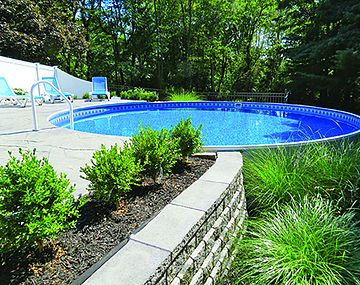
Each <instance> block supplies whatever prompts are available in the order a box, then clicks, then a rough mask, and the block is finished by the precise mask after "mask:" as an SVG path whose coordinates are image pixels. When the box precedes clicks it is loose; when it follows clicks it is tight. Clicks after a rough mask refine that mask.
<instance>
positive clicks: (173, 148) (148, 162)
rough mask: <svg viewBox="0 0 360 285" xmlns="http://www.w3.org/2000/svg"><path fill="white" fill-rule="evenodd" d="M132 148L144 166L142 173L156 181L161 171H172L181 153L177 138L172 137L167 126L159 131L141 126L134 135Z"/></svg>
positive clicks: (165, 172)
mask: <svg viewBox="0 0 360 285" xmlns="http://www.w3.org/2000/svg"><path fill="white" fill-rule="evenodd" d="M131 148H132V149H133V151H134V156H135V158H136V160H137V161H139V162H140V163H141V165H143V167H144V170H143V171H142V174H143V175H144V176H149V177H150V178H152V180H153V181H154V183H156V177H158V176H159V175H160V173H163V174H165V175H166V174H167V173H168V172H169V171H170V169H171V167H172V166H173V165H174V164H175V162H176V158H177V157H178V155H179V149H178V142H177V140H174V139H172V138H171V136H170V133H169V131H168V130H166V129H165V128H162V130H161V131H160V132H159V131H157V130H152V129H151V128H150V127H145V128H144V127H142V126H140V128H139V131H138V133H136V134H134V135H133V136H132V139H131Z"/></svg>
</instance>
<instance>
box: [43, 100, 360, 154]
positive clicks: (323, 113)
mask: <svg viewBox="0 0 360 285" xmlns="http://www.w3.org/2000/svg"><path fill="white" fill-rule="evenodd" d="M174 108H185V109H186V108H189V109H191V108H196V109H217V110H227V111H237V110H239V109H241V110H246V111H251V110H254V111H255V110H256V111H263V112H269V113H270V112H279V115H281V113H280V112H292V113H297V114H305V115H312V116H317V117H322V118H327V119H331V120H334V121H340V122H344V123H347V124H350V125H352V126H354V127H356V128H357V129H358V130H357V131H355V132H352V133H348V134H345V135H342V136H337V137H332V138H326V139H319V140H313V141H309V142H320V141H332V140H339V139H344V138H350V139H355V140H357V139H358V137H359V135H360V116H358V115H355V114H352V113H348V112H345V111H340V110H333V109H326V108H320V107H314V106H303V105H291V104H278V103H254V102H213V101H195V102H155V103H146V102H144V101H142V102H132V103H118V104H105V105H97V106H88V107H83V108H77V109H75V110H74V121H75V122H76V121H78V120H82V119H86V118H90V117H92V116H97V115H107V114H112V113H119V112H138V111H146V110H170V109H174ZM48 120H49V122H50V123H52V124H53V125H55V126H58V127H64V126H66V125H68V124H69V121H70V118H69V111H63V112H59V113H55V114H53V115H51V116H49V117H48ZM303 143H308V142H296V143H291V142H290V143H282V144H277V145H256V146H251V145H250V146H249V145H231V146H205V150H207V151H221V150H223V151H228V150H243V149H249V148H250V149H253V148H262V147H264V146H269V147H272V146H278V145H284V146H291V145H299V144H303Z"/></svg>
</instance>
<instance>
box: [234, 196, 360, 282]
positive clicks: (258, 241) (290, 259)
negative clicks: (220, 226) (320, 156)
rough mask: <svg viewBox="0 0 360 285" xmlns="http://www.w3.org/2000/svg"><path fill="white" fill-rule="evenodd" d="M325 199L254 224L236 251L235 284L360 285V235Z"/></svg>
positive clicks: (347, 215) (288, 207) (349, 218)
mask: <svg viewBox="0 0 360 285" xmlns="http://www.w3.org/2000/svg"><path fill="white" fill-rule="evenodd" d="M353 217H354V213H353V212H351V211H349V212H346V213H344V214H342V215H340V214H339V211H338V209H337V207H335V206H333V204H332V203H331V202H330V201H329V200H326V199H324V198H322V197H321V196H317V197H312V198H308V197H307V196H305V198H304V199H303V200H302V201H301V202H295V201H292V202H291V203H289V204H288V205H286V206H283V207H279V208H276V210H275V211H274V212H273V213H272V214H270V215H269V216H267V217H266V218H264V219H261V220H257V221H252V222H250V223H249V230H248V231H247V233H246V234H245V237H244V238H243V239H242V240H240V241H239V242H238V244H237V245H236V246H237V248H238V256H237V259H236V262H235V264H234V265H235V268H236V270H235V273H234V275H235V277H234V279H235V282H234V283H235V284H258V285H261V284H264V285H268V284H289V285H290V284H291V285H303V284H304V285H305V284H309V285H310V284H319V285H320V284H339V285H340V284H348V285H350V284H351V285H353V284H360V279H359V278H360V267H359V264H360V229H359V227H358V225H357V224H356V223H354V222H353Z"/></svg>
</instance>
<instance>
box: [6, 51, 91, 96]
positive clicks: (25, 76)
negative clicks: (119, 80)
mask: <svg viewBox="0 0 360 285" xmlns="http://www.w3.org/2000/svg"><path fill="white" fill-rule="evenodd" d="M37 66H38V68H36V67H37ZM0 77H5V79H6V81H7V82H8V83H9V85H10V87H11V88H21V89H23V90H25V91H28V92H30V88H31V86H32V85H33V84H34V83H35V82H36V81H38V80H41V78H42V77H56V78H57V79H58V81H59V84H60V88H61V91H64V92H69V93H72V94H74V95H76V96H77V97H78V98H81V97H82V95H83V94H84V93H88V92H90V91H91V82H90V81H86V80H82V79H79V78H76V77H74V76H72V75H70V74H67V73H66V72H64V71H62V70H60V69H59V68H57V67H56V66H48V65H43V64H39V63H33V62H27V61H22V60H18V59H13V58H8V57H4V56H0ZM40 88H43V87H42V86H41V87H40ZM36 92H40V93H41V92H42V90H41V89H40V90H39V89H38V88H35V95H37V93H36Z"/></svg>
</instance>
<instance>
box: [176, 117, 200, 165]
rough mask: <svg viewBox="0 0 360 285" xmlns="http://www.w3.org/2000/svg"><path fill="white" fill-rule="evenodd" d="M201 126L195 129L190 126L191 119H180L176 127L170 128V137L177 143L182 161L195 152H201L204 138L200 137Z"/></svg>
mask: <svg viewBox="0 0 360 285" xmlns="http://www.w3.org/2000/svg"><path fill="white" fill-rule="evenodd" d="M201 128H202V125H200V126H199V127H198V128H197V129H195V128H194V127H193V126H192V125H191V118H190V117H188V118H187V119H186V121H184V120H183V118H181V120H180V122H177V124H176V126H171V130H170V135H171V137H172V138H173V139H175V140H176V141H177V142H178V148H179V149H180V154H181V157H182V159H183V160H184V159H187V158H188V157H189V156H191V155H193V154H194V153H196V152H203V151H204V149H203V145H204V142H203V141H202V140H203V138H204V137H202V136H201V134H202V132H201Z"/></svg>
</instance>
